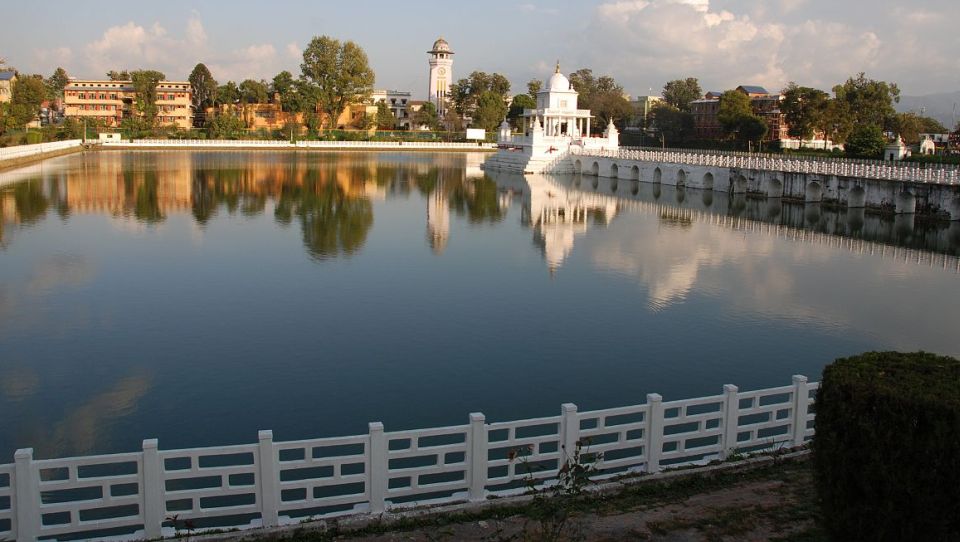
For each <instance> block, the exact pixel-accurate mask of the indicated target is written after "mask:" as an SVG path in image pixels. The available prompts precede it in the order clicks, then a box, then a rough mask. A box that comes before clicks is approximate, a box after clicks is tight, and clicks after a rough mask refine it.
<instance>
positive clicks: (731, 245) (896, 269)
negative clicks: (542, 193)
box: [586, 213, 960, 355]
mask: <svg viewBox="0 0 960 542" xmlns="http://www.w3.org/2000/svg"><path fill="white" fill-rule="evenodd" d="M662 225H663V224H662V223H661V226H662ZM586 246H587V249H588V250H589V252H590V255H591V260H592V261H593V263H594V265H596V266H597V267H598V268H599V269H602V270H608V271H613V272H615V273H617V274H621V275H624V276H628V277H630V278H631V279H634V280H637V281H638V282H639V283H640V284H641V285H642V286H644V287H646V288H647V290H648V303H649V306H650V307H651V308H652V309H653V310H661V309H663V308H666V307H668V306H671V305H674V304H676V303H681V302H683V301H684V300H685V299H686V298H687V296H688V295H690V294H691V292H698V293H700V294H702V295H704V296H707V297H712V298H715V299H717V300H719V301H720V302H721V303H723V304H724V305H726V306H727V307H729V308H730V310H731V311H734V312H737V313H740V314H741V315H746V316H747V317H749V318H751V319H755V318H757V317H758V316H761V317H762V318H765V319H785V320H789V321H791V322H793V324H792V325H793V326H796V327H798V328H804V327H807V326H816V327H818V328H820V329H821V330H822V331H826V332H829V333H852V334H853V335H852V336H855V337H858V338H860V339H861V340H867V341H869V342H872V343H874V344H876V345H878V347H880V346H882V347H884V348H891V347H892V348H897V349H903V350H913V349H926V350H929V351H934V352H939V353H944V354H948V355H957V354H960V346H958V344H957V342H956V340H955V339H954V336H955V332H954V329H953V328H954V327H955V326H956V322H957V321H958V320H960V306H957V305H956V304H955V303H952V302H951V301H950V299H949V298H945V297H944V295H943V294H944V292H955V291H956V290H955V284H956V280H957V276H956V275H955V274H953V273H943V272H942V270H940V269H937V268H928V267H924V266H917V265H916V264H915V263H912V262H909V261H898V260H893V259H889V258H882V257H881V256H880V255H879V254H878V255H870V254H857V253H854V252H850V251H848V250H846V249H844V248H842V247H833V246H829V245H821V244H810V243H800V242H793V241H789V240H785V239H780V238H776V237H770V236H766V235H762V234H758V233H750V232H744V231H740V230H735V229H722V228H718V227H716V226H711V225H709V224H703V223H694V224H693V226H692V227H691V228H689V229H679V228H665V227H659V228H658V227H657V226H656V225H654V224H651V223H650V222H649V219H648V218H646V217H643V216H638V215H630V214H629V213H628V214H627V215H626V216H623V215H622V218H621V221H618V223H617V224H616V225H615V226H613V227H612V228H610V229H608V230H606V231H604V232H603V234H602V235H593V236H591V237H590V238H589V241H587V245H586ZM918 284H924V285H925V287H923V288H918V287H917V285H918Z"/></svg>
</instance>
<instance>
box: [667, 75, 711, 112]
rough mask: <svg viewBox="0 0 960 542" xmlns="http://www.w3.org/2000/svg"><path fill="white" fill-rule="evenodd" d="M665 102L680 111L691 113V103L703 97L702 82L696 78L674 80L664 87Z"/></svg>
mask: <svg viewBox="0 0 960 542" xmlns="http://www.w3.org/2000/svg"><path fill="white" fill-rule="evenodd" d="M662 96H663V101H665V102H667V103H668V104H670V105H672V106H673V107H676V108H677V109H679V110H680V111H690V102H692V101H694V100H699V99H700V98H702V97H703V90H701V89H700V82H699V81H697V78H696V77H687V78H686V79H674V80H673V81H668V82H667V84H666V85H663V93H662Z"/></svg>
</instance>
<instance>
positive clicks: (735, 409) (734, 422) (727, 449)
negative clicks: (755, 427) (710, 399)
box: [720, 384, 740, 459]
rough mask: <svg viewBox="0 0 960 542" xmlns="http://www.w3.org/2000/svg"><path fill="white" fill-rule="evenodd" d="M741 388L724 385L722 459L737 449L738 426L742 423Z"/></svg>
mask: <svg viewBox="0 0 960 542" xmlns="http://www.w3.org/2000/svg"><path fill="white" fill-rule="evenodd" d="M738 391H739V388H737V387H736V386H734V385H733V384H725V385H724V386H723V437H722V438H723V441H722V443H723V446H722V449H721V451H720V459H726V458H727V457H729V456H730V454H731V453H732V452H733V451H734V450H736V449H737V427H738V426H739V423H740V399H739V398H738V397H737V392H738Z"/></svg>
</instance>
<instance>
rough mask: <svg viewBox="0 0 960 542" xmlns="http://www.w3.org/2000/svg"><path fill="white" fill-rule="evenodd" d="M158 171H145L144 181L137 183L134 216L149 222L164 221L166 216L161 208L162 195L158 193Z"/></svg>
mask: <svg viewBox="0 0 960 542" xmlns="http://www.w3.org/2000/svg"><path fill="white" fill-rule="evenodd" d="M158 185H159V181H158V180H157V172H156V171H151V170H148V171H145V172H144V174H143V182H142V183H139V184H137V185H136V199H135V200H134V202H135V203H134V208H133V216H135V217H136V218H137V220H140V221H142V222H146V223H147V224H156V223H159V222H163V221H164V219H165V218H166V217H165V216H164V215H163V211H162V210H161V209H160V197H159V195H158V194H157V186H158Z"/></svg>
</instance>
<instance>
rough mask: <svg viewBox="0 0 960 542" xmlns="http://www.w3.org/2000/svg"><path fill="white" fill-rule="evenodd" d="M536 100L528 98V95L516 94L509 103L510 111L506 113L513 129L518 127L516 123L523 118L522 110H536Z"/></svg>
mask: <svg viewBox="0 0 960 542" xmlns="http://www.w3.org/2000/svg"><path fill="white" fill-rule="evenodd" d="M536 108H537V100H535V99H533V98H531V97H530V95H529V94H517V95H516V96H514V97H513V101H512V102H510V110H509V111H508V112H507V119H508V120H509V121H510V123H511V124H512V125H513V127H514V128H517V127H518V126H519V124H518V121H519V119H520V118H521V117H523V110H524V109H536Z"/></svg>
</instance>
